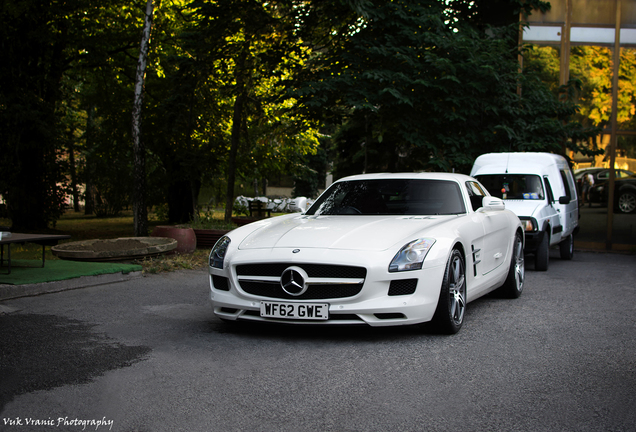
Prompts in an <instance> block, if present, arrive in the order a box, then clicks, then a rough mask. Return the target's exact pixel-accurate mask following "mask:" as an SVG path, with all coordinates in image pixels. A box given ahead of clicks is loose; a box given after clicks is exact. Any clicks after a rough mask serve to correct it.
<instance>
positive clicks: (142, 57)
mask: <svg viewBox="0 0 636 432" xmlns="http://www.w3.org/2000/svg"><path fill="white" fill-rule="evenodd" d="M153 10H154V5H153V2H152V0H148V1H147V2H146V13H145V18H144V29H143V32H142V36H141V47H140V48H139V61H138V62H137V74H136V75H135V99H134V102H133V114H132V139H133V160H134V164H133V165H134V168H135V174H134V178H135V182H134V183H133V212H134V232H135V237H141V236H147V235H148V210H147V208H146V148H145V146H144V143H143V141H142V138H141V109H142V102H143V86H144V77H145V74H146V63H147V61H148V49H149V45H150V29H151V27H152V13H153Z"/></svg>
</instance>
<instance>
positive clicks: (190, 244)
mask: <svg viewBox="0 0 636 432" xmlns="http://www.w3.org/2000/svg"><path fill="white" fill-rule="evenodd" d="M150 235H151V236H152V237H168V238H172V239H175V240H176V241H177V247H176V248H175V249H174V252H177V253H192V252H194V250H195V249H196V248H197V237H196V235H195V234H194V230H193V229H192V228H189V227H188V228H181V227H177V226H172V225H158V226H156V227H155V228H154V229H153V230H152V234H150Z"/></svg>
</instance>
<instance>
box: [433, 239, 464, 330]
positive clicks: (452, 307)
mask: <svg viewBox="0 0 636 432" xmlns="http://www.w3.org/2000/svg"><path fill="white" fill-rule="evenodd" d="M465 312H466V265H465V264H464V257H463V256H462V254H461V252H460V251H459V250H458V249H453V252H452V253H451V256H450V258H449V259H448V262H447V263H446V270H445V272H444V279H443V281H442V287H441V290H440V294H439V301H438V302H437V309H436V310H435V315H433V325H434V326H435V328H436V329H437V330H438V331H439V332H440V333H444V334H455V333H457V332H458V331H459V329H461V328H462V324H463V323H464V313H465Z"/></svg>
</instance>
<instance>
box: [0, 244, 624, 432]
mask: <svg viewBox="0 0 636 432" xmlns="http://www.w3.org/2000/svg"><path fill="white" fill-rule="evenodd" d="M554 252H556V254H553V256H552V258H553V260H552V261H551V263H550V270H549V271H548V272H535V271H533V270H532V268H531V265H530V269H529V270H528V272H527V280H526V289H525V291H524V293H523V295H522V296H521V298H519V299H517V300H504V299H499V298H496V297H486V298H482V299H480V300H478V301H476V302H474V303H471V304H470V305H469V308H468V312H467V317H466V324H465V326H464V328H463V329H462V330H461V332H460V333H459V334H457V335H455V336H451V337H447V336H439V335H435V334H431V333H429V332H427V331H423V330H422V329H418V328H411V327H409V328H393V329H372V328H367V327H361V328H344V329H343V328H332V329H324V328H318V329H316V328H307V327H300V328H299V327H291V328H290V327H272V326H259V325H257V326H238V327H237V326H233V325H228V324H226V323H223V322H221V321H219V320H218V319H216V318H214V317H213V316H212V313H211V311H210V307H209V305H208V303H207V286H206V275H205V272H204V271H180V272H175V273H168V274H160V275H152V276H147V277H143V278H138V279H135V280H130V281H125V282H121V283H115V284H109V285H103V286H97V287H90V288H86V289H78V290H72V291H65V292H60V293H55V294H47V295H42V296H36V297H26V298H21V299H15V300H9V301H5V302H1V303H0V304H2V305H3V306H4V307H5V308H6V309H8V310H11V311H13V312H12V313H8V314H4V315H0V341H3V343H2V344H1V345H0V382H1V383H2V386H0V392H1V397H2V399H1V400H2V403H1V404H0V430H2V431H10V432H23V431H48V430H51V431H53V430H63V431H82V430H99V431H103V430H112V431H124V432H131V431H140V432H141V431H148V432H151V431H152V432H163V431H170V432H172V431H188V432H191V431H194V432H196V431H205V432H210V431H223V432H225V431H264V432H268V431H294V432H298V431H301V432H304V431H312V432H313V431H338V432H341V431H345V432H354V431H356V432H357V431H418V432H419V431H431V432H435V431H439V432H442V431H458V430H469V431H524V432H526V431H559V432H561V431H626V432H627V431H634V430H636V410H634V406H636V392H635V391H634V389H635V388H636V313H635V309H636V306H635V305H636V285H635V283H634V280H636V257H634V256H629V255H620V254H605V253H576V254H575V256H574V259H573V260H572V261H561V260H560V259H559V258H558V251H554ZM28 419H30V420H31V421H33V420H34V419H35V420H42V421H52V422H53V423H55V424H54V425H52V426H47V425H40V426H34V427H30V426H26V425H25V424H24V423H25V422H26V421H27V420H28ZM60 419H61V420H60ZM16 420H20V421H21V422H22V425H21V426H20V425H13V426H12V425H10V424H9V423H10V422H11V421H16ZM59 421H61V422H62V423H61V426H59V427H58V426H57V423H58V422H59ZM90 421H93V422H96V421H105V422H107V423H105V425H102V426H99V427H98V426H97V425H96V424H89V423H86V422H90ZM82 422H84V423H82ZM108 422H112V423H108Z"/></svg>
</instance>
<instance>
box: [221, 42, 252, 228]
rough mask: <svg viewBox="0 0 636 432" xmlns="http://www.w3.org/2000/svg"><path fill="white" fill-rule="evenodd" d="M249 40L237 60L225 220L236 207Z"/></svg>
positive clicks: (227, 219) (230, 216) (229, 217)
mask: <svg viewBox="0 0 636 432" xmlns="http://www.w3.org/2000/svg"><path fill="white" fill-rule="evenodd" d="M248 49H249V42H247V43H246V46H245V47H244V48H243V52H242V53H241V55H240V56H239V58H238V61H237V62H236V73H235V76H236V88H237V92H236V93H237V96H236V100H235V101H234V114H233V116H232V143H231V146H230V155H229V159H228V163H227V191H226V195H225V221H226V222H229V221H231V220H232V210H233V209H234V183H235V182H236V155H237V153H238V149H239V146H240V144H241V124H242V122H243V109H244V105H245V101H246V99H247V91H246V89H245V87H246V86H245V76H244V73H245V62H246V60H247V52H248Z"/></svg>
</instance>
